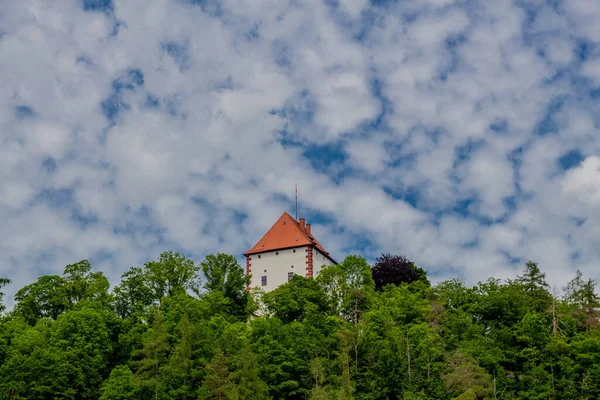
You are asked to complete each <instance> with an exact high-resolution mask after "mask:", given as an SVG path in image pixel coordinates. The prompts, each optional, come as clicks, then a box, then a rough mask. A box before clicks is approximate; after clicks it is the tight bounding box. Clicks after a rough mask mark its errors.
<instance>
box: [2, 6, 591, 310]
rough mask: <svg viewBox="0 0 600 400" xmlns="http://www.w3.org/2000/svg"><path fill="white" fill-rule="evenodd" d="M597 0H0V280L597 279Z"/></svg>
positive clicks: (13, 287) (16, 283) (16, 285)
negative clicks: (295, 249) (403, 271)
mask: <svg viewBox="0 0 600 400" xmlns="http://www.w3.org/2000/svg"><path fill="white" fill-rule="evenodd" d="M599 43H600V2H598V1H597V0H564V1H561V0H547V1H544V0H529V1H528V0H494V1H483V0H482V1H477V0H456V1H454V0H403V1H393V0H371V1H369V0H59V1H47V0H20V1H14V0H0V276H4V277H7V278H10V279H12V280H13V284H12V285H10V286H9V287H7V288H6V290H5V291H6V292H7V294H8V298H7V299H6V300H7V302H8V304H11V301H12V300H11V296H12V294H14V291H15V290H17V289H18V288H20V287H22V286H23V285H25V284H27V283H30V282H32V281H34V280H35V279H36V278H37V276H39V275H41V274H49V273H61V272H62V269H63V268H64V266H65V265H66V264H68V263H71V262H75V261H78V260H81V259H89V260H90V261H92V263H93V265H94V266H95V268H97V269H100V270H102V271H103V272H104V273H105V274H106V275H107V276H108V277H109V278H110V279H111V281H112V282H116V281H117V280H118V279H119V277H120V275H121V274H122V273H123V272H124V271H126V270H127V269H128V268H129V267H130V266H132V265H141V264H142V263H143V262H145V261H149V260H153V259H156V257H157V256H158V255H159V254H160V252H161V251H163V250H167V249H173V250H176V251H180V252H183V253H185V254H186V255H189V256H190V257H192V258H194V259H195V260H198V261H199V260H201V259H202V258H203V256H204V255H206V254H207V253H213V252H227V253H231V254H235V255H236V256H238V257H240V260H241V259H242V256H241V253H243V252H244V251H245V250H247V249H248V248H250V247H251V246H252V245H254V243H255V242H256V241H258V239H259V238H260V237H261V236H262V234H263V233H265V231H266V230H267V229H268V228H269V227H270V226H271V224H272V223H273V222H275V220H276V219H277V218H278V217H279V216H280V215H281V213H282V212H284V211H289V212H290V213H291V214H292V215H293V212H294V211H293V210H294V185H295V184H296V183H297V184H298V187H299V193H300V212H299V213H300V215H301V216H305V217H307V219H308V220H309V222H312V223H313V231H314V232H315V233H316V236H317V237H318V238H319V240H320V241H321V242H322V243H323V244H324V246H325V247H326V248H327V249H328V251H329V252H331V253H332V254H333V256H334V257H335V258H337V259H342V258H343V257H344V256H345V255H347V254H351V253H359V254H362V255H364V256H365V257H367V258H368V259H369V260H373V259H374V258H375V257H376V256H377V255H378V254H381V253H382V252H392V253H399V254H404V255H406V256H408V257H409V258H410V259H412V260H414V261H415V262H417V263H418V264H419V265H421V266H423V267H424V268H426V269H427V270H428V271H429V273H430V275H431V276H432V277H433V280H434V281H439V280H440V279H444V278H447V277H455V276H460V277H464V278H465V280H466V281H467V282H468V283H470V284H474V283H476V282H477V281H478V280H482V279H485V278H487V277H488V276H496V277H499V278H506V277H514V276H515V274H516V273H517V272H518V271H520V270H521V269H522V268H523V264H524V263H525V262H526V261H527V260H529V259H531V260H535V261H538V262H539V263H540V265H541V267H542V269H543V270H544V271H545V272H546V273H547V275H548V279H549V281H550V283H551V284H556V285H558V287H560V286H563V285H564V283H565V282H566V281H567V280H568V279H570V278H571V277H572V276H573V275H574V273H575V270H576V269H578V268H579V269H581V270H582V271H583V272H584V274H585V275H586V276H589V277H594V278H600V272H598V271H599V269H598V265H599V263H600V246H599V245H598V243H600V225H599V224H598V222H599V219H600V173H599V169H600V130H599V123H600V113H599V111H600V109H599V108H600V107H599V106H600V45H599Z"/></svg>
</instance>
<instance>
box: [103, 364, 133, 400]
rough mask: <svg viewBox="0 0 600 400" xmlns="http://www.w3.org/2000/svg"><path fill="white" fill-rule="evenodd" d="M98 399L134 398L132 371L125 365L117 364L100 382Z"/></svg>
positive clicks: (125, 399) (131, 399)
mask: <svg viewBox="0 0 600 400" xmlns="http://www.w3.org/2000/svg"><path fill="white" fill-rule="evenodd" d="M100 393H101V395H100V400H134V399H135V386H134V383H133V373H132V372H131V370H130V369H129V367H128V366H126V365H118V366H116V367H115V368H113V370H112V371H111V372H110V376H109V377H108V379H107V380H106V381H104V383H103V384H102V389H101V391H100Z"/></svg>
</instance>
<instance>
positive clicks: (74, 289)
mask: <svg viewBox="0 0 600 400" xmlns="http://www.w3.org/2000/svg"><path fill="white" fill-rule="evenodd" d="M63 276H64V285H65V294H66V296H67V297H68V301H69V303H70V304H77V303H80V302H82V301H84V300H87V301H92V302H98V303H101V304H103V305H106V306H107V305H108V304H109V296H108V289H109V287H110V284H109V282H108V279H106V277H105V276H104V274H103V273H102V272H92V266H91V264H90V263H89V262H88V261H87V260H82V261H79V262H77V263H75V264H69V265H67V266H66V267H65V269H64V271H63Z"/></svg>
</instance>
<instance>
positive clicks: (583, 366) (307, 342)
mask: <svg viewBox="0 0 600 400" xmlns="http://www.w3.org/2000/svg"><path fill="white" fill-rule="evenodd" d="M200 267H201V268H202V274H203V275H204V280H203V285H204V291H203V292H202V293H200V292H199V291H198V290H197V289H198V285H199V278H200V277H199V272H200ZM200 267H199V266H196V265H195V264H194V262H193V261H191V260H189V259H187V258H186V257H184V256H182V255H179V254H177V253H172V252H166V253H163V254H162V255H161V256H160V258H159V260H158V261H154V262H150V263H147V264H145V265H144V266H142V267H132V268H131V269H130V270H129V271H128V272H126V273H125V274H123V277H122V279H121V282H120V283H119V284H118V285H117V286H116V287H115V289H114V290H113V292H112V294H110V293H109V291H108V289H109V287H108V282H107V280H106V278H105V277H104V276H103V275H102V273H100V272H92V268H91V266H90V264H89V263H88V262H87V261H81V262H78V263H75V264H71V265H68V266H67V267H66V268H65V270H64V274H63V275H62V276H58V275H50V276H42V277H40V278H39V279H38V280H37V281H36V282H34V283H32V284H29V285H27V286H25V287H24V288H22V289H21V290H19V291H18V293H17V295H16V296H15V299H16V306H15V309H14V310H13V311H11V312H10V313H8V314H6V315H3V316H0V398H11V399H36V400H37V399H40V400H42V399H44V400H45V399H73V400H74V399H83V400H88V399H89V400H91V399H94V400H95V399H101V400H109V399H114V400H116V399H130V400H146V399H157V398H158V399H163V400H180V399H181V400H184V399H228V400H242V399H248V400H262V399H272V398H276V399H294V400H295V399H298V400H300V399H302V400H304V399H327V400H329V399H331V400H340V399H356V400H380V399H381V400H383V399H440V400H450V399H556V400H558V399H566V400H571V399H573V400H575V399H598V398H600V367H599V365H600V329H599V326H598V317H599V316H598V310H599V308H600V300H599V297H598V295H597V293H596V286H595V285H596V283H595V281H593V280H591V279H584V278H583V276H582V274H581V273H580V272H578V273H577V274H576V275H575V277H574V279H573V280H571V281H570V282H568V284H567V285H566V287H565V294H564V297H562V298H560V297H558V295H557V294H556V293H553V294H550V293H549V291H548V285H547V283H546V281H545V276H544V273H543V272H542V271H541V269H540V267H539V266H538V265H537V264H535V263H533V262H529V263H527V264H526V266H525V269H524V271H523V273H521V274H520V275H519V276H517V278H516V279H514V280H508V281H501V280H498V279H488V280H487V281H484V282H480V283H479V284H477V285H475V286H474V287H467V286H466V285H465V284H464V283H463V282H462V281H460V280H456V279H455V280H449V281H444V282H441V283H439V284H437V285H435V286H433V287H431V286H430V285H429V283H428V282H426V281H424V280H422V279H421V280H420V279H417V280H414V281H412V282H410V283H408V282H404V283H400V284H398V285H395V284H394V285H390V284H388V285H384V286H382V287H381V290H378V291H376V290H375V285H374V282H373V279H372V275H371V271H370V267H369V265H368V264H367V262H366V261H365V260H364V259H363V258H362V257H359V256H349V257H347V258H346V259H344V261H343V262H342V263H340V264H338V265H334V266H329V267H326V268H324V269H323V270H322V271H321V273H320V274H319V276H318V277H317V278H316V279H314V280H313V279H308V278H303V277H301V276H294V278H293V279H291V280H290V281H289V282H288V283H286V284H285V285H282V286H280V287H279V288H277V289H276V290H273V291H271V292H269V293H264V294H261V295H260V296H259V295H258V294H257V293H254V294H253V296H254V298H253V299H251V298H250V297H249V295H248V292H246V290H245V285H246V282H247V281H246V277H245V276H244V273H243V269H242V268H241V267H240V266H239V264H238V263H237V261H236V260H235V259H234V258H233V257H232V256H228V255H224V254H217V255H211V256H207V257H206V259H205V260H204V262H203V263H201V264H200ZM6 283H7V280H6V279H4V280H0V286H2V285H4V284H6ZM192 292H196V293H195V294H194V293H192ZM249 303H254V304H257V305H261V308H260V309H259V312H257V313H256V314H258V315H254V316H252V317H248V315H249V313H248V310H249V309H250V306H249Z"/></svg>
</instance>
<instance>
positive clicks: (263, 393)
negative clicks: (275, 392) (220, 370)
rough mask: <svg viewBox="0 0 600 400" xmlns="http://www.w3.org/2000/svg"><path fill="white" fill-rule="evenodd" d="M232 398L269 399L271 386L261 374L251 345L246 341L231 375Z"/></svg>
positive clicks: (234, 399) (248, 399) (242, 399)
mask: <svg viewBox="0 0 600 400" xmlns="http://www.w3.org/2000/svg"><path fill="white" fill-rule="evenodd" d="M230 379H231V399H232V400H264V399H268V398H269V396H268V393H269V387H268V386H267V384H266V383H265V382H264V381H263V380H262V379H261V378H260V376H259V365H258V362H257V360H256V355H254V353H252V351H251V350H250V345H249V344H248V343H244V345H243V346H242V349H241V351H240V353H239V354H238V356H237V358H236V362H235V371H234V372H233V373H232V374H231V376H230Z"/></svg>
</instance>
